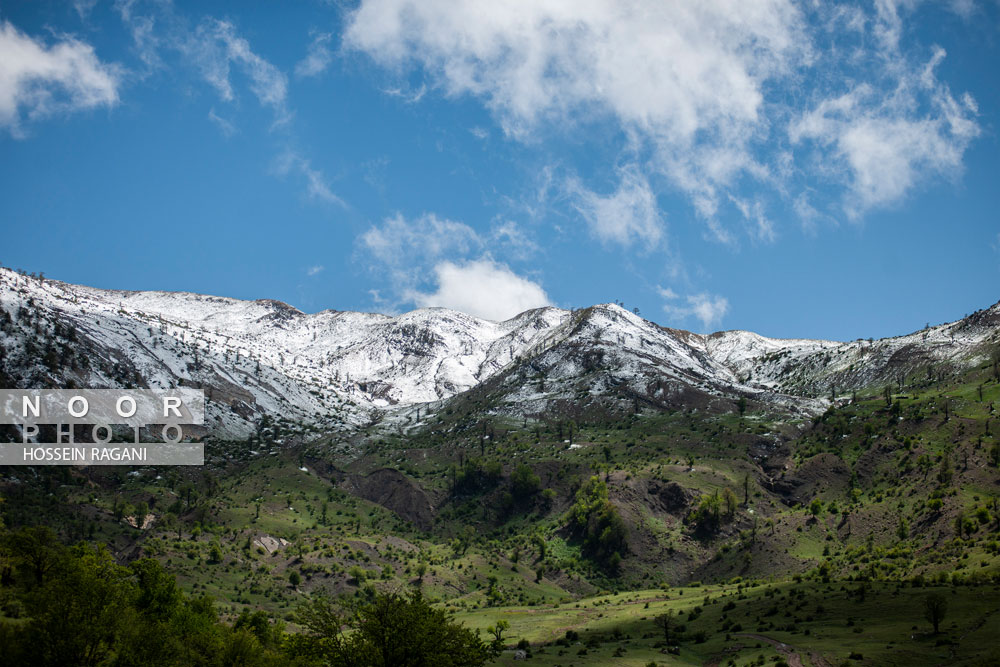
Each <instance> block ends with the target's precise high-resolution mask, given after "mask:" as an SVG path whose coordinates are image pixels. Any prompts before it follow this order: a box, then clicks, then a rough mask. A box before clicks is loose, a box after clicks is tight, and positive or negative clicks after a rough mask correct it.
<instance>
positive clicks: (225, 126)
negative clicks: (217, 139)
mask: <svg viewBox="0 0 1000 667" xmlns="http://www.w3.org/2000/svg"><path fill="white" fill-rule="evenodd" d="M208 119H209V120H210V121H212V122H213V123H215V125H216V126H217V127H218V128H219V131H220V132H222V134H223V136H225V137H226V138H229V137H231V136H233V135H234V134H236V133H237V132H238V131H239V130H237V129H236V126H235V125H234V124H233V123H232V121H229V120H226V119H225V118H223V117H222V116H220V115H219V114H217V113H215V109H209V110H208Z"/></svg>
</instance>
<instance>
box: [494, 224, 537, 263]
mask: <svg viewBox="0 0 1000 667" xmlns="http://www.w3.org/2000/svg"><path fill="white" fill-rule="evenodd" d="M489 242H490V243H492V244H494V245H499V246H500V247H502V248H503V249H504V250H505V252H506V253H507V255H508V256H510V257H513V258H515V259H528V258H529V257H531V256H532V255H534V254H535V253H537V252H538V251H539V248H538V244H537V243H535V241H534V240H533V239H532V238H531V236H530V235H529V234H528V232H526V231H525V230H524V228H523V227H522V226H521V225H519V224H517V223H516V222H514V221H513V220H503V221H499V222H497V223H496V224H494V225H493V227H492V228H491V229H490V236H489Z"/></svg>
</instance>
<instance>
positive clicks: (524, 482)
mask: <svg viewBox="0 0 1000 667" xmlns="http://www.w3.org/2000/svg"><path fill="white" fill-rule="evenodd" d="M541 484H542V481H541V479H539V477H538V475H536V474H535V473H534V472H533V471H532V470H531V468H530V467H529V466H527V465H525V464H524V463H522V464H520V465H519V466H517V467H516V468H515V469H514V472H512V473H511V475H510V488H511V492H512V493H513V494H514V499H515V502H526V501H528V500H530V499H532V498H534V496H535V494H536V493H538V491H539V489H540V488H541Z"/></svg>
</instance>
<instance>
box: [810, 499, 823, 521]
mask: <svg viewBox="0 0 1000 667" xmlns="http://www.w3.org/2000/svg"><path fill="white" fill-rule="evenodd" d="M822 511H823V501H822V500H820V499H819V498H813V501H812V502H811V503H809V513H810V514H812V515H813V516H814V517H818V516H819V514H820V512H822Z"/></svg>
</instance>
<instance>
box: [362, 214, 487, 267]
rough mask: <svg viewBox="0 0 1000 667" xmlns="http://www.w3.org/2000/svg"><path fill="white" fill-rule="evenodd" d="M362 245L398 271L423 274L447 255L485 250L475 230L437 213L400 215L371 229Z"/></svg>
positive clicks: (365, 234)
mask: <svg viewBox="0 0 1000 667" xmlns="http://www.w3.org/2000/svg"><path fill="white" fill-rule="evenodd" d="M359 242H360V244H361V245H362V246H363V247H364V249H366V250H367V251H368V252H370V253H371V254H372V256H373V257H374V258H375V259H376V260H378V261H379V262H380V263H382V264H384V265H386V266H388V267H390V268H391V269H392V270H394V271H406V270H409V269H413V270H416V271H419V270H420V268H421V267H426V266H428V265H430V264H433V263H435V262H436V261H437V260H439V259H441V258H443V257H445V256H454V255H456V254H457V255H464V254H467V253H469V252H473V251H478V250H479V249H480V248H481V247H482V240H481V239H480V238H479V235H478V234H477V233H476V231H475V230H474V229H472V227H469V226H468V225H466V224H465V223H462V222H455V221H453V220H447V219H445V218H439V217H438V216H436V215H434V214H433V213H428V214H425V215H422V216H420V217H418V218H414V219H412V220H407V219H406V218H404V217H403V216H402V215H399V214H397V215H395V216H393V217H391V218H387V219H386V220H385V221H384V222H383V223H382V226H381V227H374V226H373V227H371V228H370V229H369V230H368V231H367V232H365V233H364V234H362V235H361V237H360V238H359ZM407 282H410V281H407Z"/></svg>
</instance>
